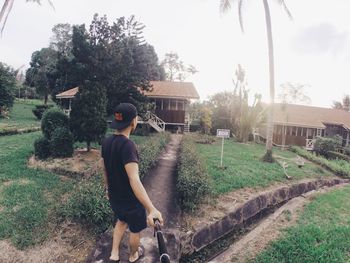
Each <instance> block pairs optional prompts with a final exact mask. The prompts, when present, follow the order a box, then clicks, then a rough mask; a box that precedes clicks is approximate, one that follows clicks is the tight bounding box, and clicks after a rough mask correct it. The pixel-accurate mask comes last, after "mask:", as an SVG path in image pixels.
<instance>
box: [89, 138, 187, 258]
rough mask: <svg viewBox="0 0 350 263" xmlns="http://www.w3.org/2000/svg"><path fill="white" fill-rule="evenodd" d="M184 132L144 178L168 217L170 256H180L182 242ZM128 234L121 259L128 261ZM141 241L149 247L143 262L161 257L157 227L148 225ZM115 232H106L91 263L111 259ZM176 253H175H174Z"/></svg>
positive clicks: (154, 200) (156, 203)
mask: <svg viewBox="0 0 350 263" xmlns="http://www.w3.org/2000/svg"><path fill="white" fill-rule="evenodd" d="M180 141H181V135H171V140H170V142H169V144H168V145H167V146H166V148H165V150H164V151H163V153H162V154H161V156H160V157H159V159H158V164H157V166H156V167H155V168H153V169H151V171H150V172H149V173H148V175H146V176H145V177H144V179H143V184H144V186H145V188H146V190H147V193H148V195H149V196H150V198H151V200H152V202H153V203H154V205H155V206H156V207H157V208H158V209H159V210H160V211H161V213H162V214H163V217H164V220H165V226H164V230H165V231H164V234H165V238H166V241H167V246H168V249H169V252H171V251H172V253H169V254H170V256H172V257H176V256H177V255H176V251H177V250H178V249H179V248H178V242H177V241H176V236H175V235H174V234H173V232H174V231H175V230H176V229H177V228H178V223H177V222H178V216H179V208H178V207H177V205H176V192H175V183H176V181H175V180H176V178H175V169H176V162H177V154H178V150H179V145H180ZM127 240H128V239H127V235H126V236H125V237H124V239H123V244H122V248H121V255H120V258H121V262H128V245H127ZM141 243H142V245H143V246H144V247H145V250H146V256H145V257H144V258H143V259H142V260H141V261H139V262H143V263H146V262H147V263H153V262H157V260H158V257H159V256H158V250H157V249H158V248H157V243H156V239H155V237H154V236H153V229H151V228H148V229H146V230H145V231H143V233H142V238H141ZM111 244H112V238H111V233H105V234H103V235H102V237H101V239H100V240H99V241H98V243H97V245H96V248H95V249H94V251H93V253H92V254H91V256H90V257H89V258H88V259H87V262H88V263H93V262H96V263H97V262H98V263H102V262H108V258H109V256H110V251H111ZM172 254H173V255H172Z"/></svg>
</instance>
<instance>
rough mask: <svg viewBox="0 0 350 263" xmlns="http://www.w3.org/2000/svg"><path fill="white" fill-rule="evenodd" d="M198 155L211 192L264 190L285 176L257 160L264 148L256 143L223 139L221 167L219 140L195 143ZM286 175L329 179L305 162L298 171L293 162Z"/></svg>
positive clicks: (277, 168)
mask: <svg viewBox="0 0 350 263" xmlns="http://www.w3.org/2000/svg"><path fill="white" fill-rule="evenodd" d="M196 146H197V149H198V151H199V152H200V155H201V156H202V157H203V159H204V160H205V162H206V163H207V170H208V173H209V174H210V175H211V176H212V178H213V187H214V192H215V193H218V194H220V193H226V192H229V191H232V190H235V189H240V188H244V187H266V186H269V185H271V184H272V183H274V182H284V181H286V180H287V179H286V177H285V175H284V173H283V169H282V168H281V166H280V165H278V164H277V163H273V164H270V163H264V162H262V161H260V158H261V157H262V156H263V154H264V152H265V147H264V146H263V145H258V144H241V143H236V142H234V141H233V140H231V139H230V140H225V146H224V159H223V165H224V166H226V167H227V168H226V169H225V170H222V169H220V168H219V166H220V153H221V140H216V142H215V143H214V144H212V145H207V144H196ZM274 154H275V155H279V156H283V157H285V158H295V157H296V154H294V153H291V152H289V151H280V150H277V149H275V150H274ZM287 172H288V174H289V175H290V176H292V177H293V179H294V180H297V179H302V178H310V177H319V176H330V175H331V173H330V172H328V171H326V170H324V169H322V168H321V167H319V166H316V165H314V164H310V163H307V164H305V166H304V167H303V168H302V169H300V168H298V167H297V165H296V164H295V163H293V162H291V163H290V164H289V167H288V168H287Z"/></svg>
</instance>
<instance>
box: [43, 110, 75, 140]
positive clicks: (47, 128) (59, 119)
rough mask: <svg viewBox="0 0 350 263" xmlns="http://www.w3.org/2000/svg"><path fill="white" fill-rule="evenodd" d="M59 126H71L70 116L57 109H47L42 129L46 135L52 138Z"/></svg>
mask: <svg viewBox="0 0 350 263" xmlns="http://www.w3.org/2000/svg"><path fill="white" fill-rule="evenodd" d="M59 127H66V128H68V127H69V124H68V117H67V116H66V115H65V114H64V113H63V112H62V111H59V110H57V109H49V110H47V111H46V112H45V113H44V115H43V118H42V120H41V130H42V132H43V134H44V136H45V137H46V138H48V139H49V140H50V139H51V136H52V133H53V132H54V130H56V129H57V128H59Z"/></svg>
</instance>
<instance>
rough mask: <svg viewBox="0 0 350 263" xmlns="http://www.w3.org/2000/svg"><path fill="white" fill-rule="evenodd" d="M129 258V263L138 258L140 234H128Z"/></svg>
mask: <svg viewBox="0 0 350 263" xmlns="http://www.w3.org/2000/svg"><path fill="white" fill-rule="evenodd" d="M129 245H130V256H129V261H130V262H134V261H135V260H137V259H138V258H139V256H140V255H139V246H140V233H132V232H130V240H129Z"/></svg>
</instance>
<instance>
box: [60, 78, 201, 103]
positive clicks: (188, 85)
mask: <svg viewBox="0 0 350 263" xmlns="http://www.w3.org/2000/svg"><path fill="white" fill-rule="evenodd" d="M151 85H152V91H143V94H144V95H145V96H147V97H153V98H183V99H199V95H198V92H197V90H196V88H195V87H194V85H193V83H192V82H176V81H151ZM78 92H79V87H75V88H73V89H69V90H66V91H64V92H62V93H59V94H57V95H56V98H57V99H68V98H74V96H75V95H76V94H77V93H78Z"/></svg>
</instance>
